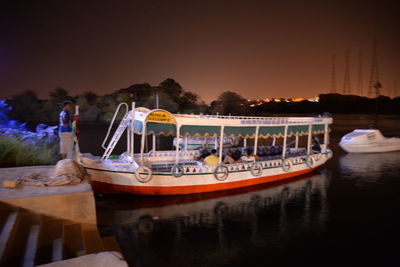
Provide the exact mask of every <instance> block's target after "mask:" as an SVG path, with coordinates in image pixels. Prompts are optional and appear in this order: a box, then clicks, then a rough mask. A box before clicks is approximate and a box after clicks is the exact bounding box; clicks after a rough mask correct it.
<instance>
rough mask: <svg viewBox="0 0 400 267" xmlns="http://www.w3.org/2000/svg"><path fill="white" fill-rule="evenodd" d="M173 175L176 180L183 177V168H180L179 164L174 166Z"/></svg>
mask: <svg viewBox="0 0 400 267" xmlns="http://www.w3.org/2000/svg"><path fill="white" fill-rule="evenodd" d="M171 174H172V176H174V177H176V178H178V177H181V176H182V175H183V168H182V166H179V165H178V164H175V165H174V166H172V168H171Z"/></svg>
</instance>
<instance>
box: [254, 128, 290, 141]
mask: <svg viewBox="0 0 400 267" xmlns="http://www.w3.org/2000/svg"><path fill="white" fill-rule="evenodd" d="M284 133H285V126H261V127H260V128H259V129H258V136H259V137H264V138H266V137H282V136H283V135H284Z"/></svg>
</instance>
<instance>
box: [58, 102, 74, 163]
mask: <svg viewBox="0 0 400 267" xmlns="http://www.w3.org/2000/svg"><path fill="white" fill-rule="evenodd" d="M71 109H72V103H71V102H70V101H64V103H63V110H61V112H60V126H59V128H58V133H59V135H60V154H61V159H65V158H68V159H72V158H73V155H72V145H73V135H72V120H71V115H70V111H71Z"/></svg>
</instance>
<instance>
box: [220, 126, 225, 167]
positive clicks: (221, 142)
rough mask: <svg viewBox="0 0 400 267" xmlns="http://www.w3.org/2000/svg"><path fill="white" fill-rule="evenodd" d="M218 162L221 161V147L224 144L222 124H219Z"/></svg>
mask: <svg viewBox="0 0 400 267" xmlns="http://www.w3.org/2000/svg"><path fill="white" fill-rule="evenodd" d="M219 142H220V143H219V164H221V162H222V148H223V146H224V125H222V126H221V133H220V136H219Z"/></svg>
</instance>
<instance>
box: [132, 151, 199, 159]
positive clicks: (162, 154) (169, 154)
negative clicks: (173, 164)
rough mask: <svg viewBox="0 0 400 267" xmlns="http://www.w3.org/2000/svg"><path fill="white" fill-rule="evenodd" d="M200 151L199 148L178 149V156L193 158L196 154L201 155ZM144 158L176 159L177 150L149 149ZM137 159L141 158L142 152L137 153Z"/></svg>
mask: <svg viewBox="0 0 400 267" xmlns="http://www.w3.org/2000/svg"><path fill="white" fill-rule="evenodd" d="M199 155H200V152H199V150H180V151H178V156H179V158H193V157H194V156H199ZM143 156H144V158H154V159H156V158H162V159H164V160H165V159H169V158H173V159H175V157H176V151H175V150H167V151H149V152H148V153H144V154H143ZM134 157H135V159H136V158H140V157H141V155H140V154H135V155H134Z"/></svg>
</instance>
